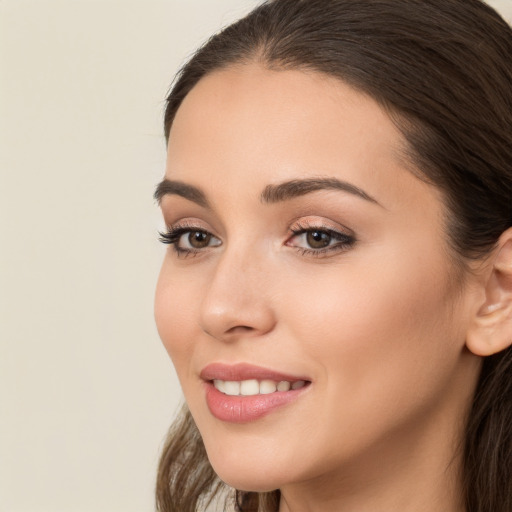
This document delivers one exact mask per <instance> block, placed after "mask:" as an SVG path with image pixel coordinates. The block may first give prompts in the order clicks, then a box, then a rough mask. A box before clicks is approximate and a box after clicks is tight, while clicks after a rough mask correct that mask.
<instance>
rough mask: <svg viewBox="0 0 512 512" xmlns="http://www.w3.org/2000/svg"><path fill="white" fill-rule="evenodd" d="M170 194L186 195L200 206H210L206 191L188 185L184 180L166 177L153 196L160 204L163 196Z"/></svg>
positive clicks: (185, 196) (186, 197)
mask: <svg viewBox="0 0 512 512" xmlns="http://www.w3.org/2000/svg"><path fill="white" fill-rule="evenodd" d="M168 194H174V195H177V196H181V197H184V198H185V199H188V200H189V201H193V202H194V203H197V204H198V205H199V206H204V207H205V208H209V204H208V200H207V199H206V195H205V193H204V192H203V191H202V190H201V189H199V188H197V187H194V185H188V184H186V183H183V182H182V181H174V180H169V179H167V178H164V179H163V180H162V181H161V182H160V183H159V184H158V185H157V186H156V190H155V193H154V194H153V197H154V198H155V199H156V201H157V202H158V204H160V203H161V201H162V198H163V197H164V196H166V195H168Z"/></svg>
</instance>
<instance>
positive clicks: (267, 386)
mask: <svg viewBox="0 0 512 512" xmlns="http://www.w3.org/2000/svg"><path fill="white" fill-rule="evenodd" d="M210 382H212V384H213V386H214V387H215V389H217V390H218V391H220V392H221V393H224V394H225V395H229V396H254V395H269V394H271V393H277V392H281V391H290V389H291V390H294V391H295V390H296V389H301V388H303V387H304V386H306V384H307V383H308V381H305V380H295V381H288V380H280V381H278V382H277V381H274V380H268V379H265V380H261V381H259V380H257V379H248V380H242V381H237V380H220V379H214V380H213V381H210Z"/></svg>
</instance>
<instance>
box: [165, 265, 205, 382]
mask: <svg viewBox="0 0 512 512" xmlns="http://www.w3.org/2000/svg"><path fill="white" fill-rule="evenodd" d="M170 266H171V265H169V264H168V263H167V262H166V261H164V263H163V265H162V269H161V271H160V276H159V278H158V283H157V287H156V292H155V321H156V326H157V329H158V333H159V335H160V339H161V340H162V343H163V344H164V346H165V349H166V350H167V353H168V354H169V356H170V357H171V359H172V362H173V364H174V366H175V367H176V371H177V373H178V377H179V378H180V380H182V377H183V374H184V373H185V372H186V371H187V361H190V356H191V354H192V351H193V349H194V346H193V343H192V340H194V339H195V338H194V335H193V333H194V330H195V329H196V330H197V327H196V326H197V318H195V314H196V311H195V309H194V305H195V304H198V301H199V300H200V293H199V291H198V290H197V288H196V286H195V285H194V282H193V277H192V276H190V279H189V280H188V282H187V283H183V282H181V281H180V279H179V273H178V272H176V270H171V269H170V268H169V267H170ZM191 279H192V281H191Z"/></svg>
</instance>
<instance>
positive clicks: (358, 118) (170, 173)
mask: <svg viewBox="0 0 512 512" xmlns="http://www.w3.org/2000/svg"><path fill="white" fill-rule="evenodd" d="M511 56H512V33H511V30H510V28H509V27H508V26H507V24H506V23H505V22H504V21H503V20H502V19H501V18H500V17H499V16H498V15H497V14H496V13H495V12H494V11H493V10H492V9H491V8H489V7H488V6H487V5H486V4H484V3H483V2H481V1H480V0H407V1H405V0H275V1H271V2H267V3H265V4H263V5H261V6H260V7H258V8H256V9H255V10H254V11H253V12H252V13H251V14H249V15H248V16H247V17H246V18H244V19H242V20H240V21H239V22H237V23H235V24H233V25H232V26H230V27H228V28H226V29H225V30H224V31H222V32H221V33H220V34H217V35H216V36H214V37H213V38H212V39H210V41H208V42H207V44H206V45H205V46H204V47H203V48H201V49H200V50H199V51H198V52H197V53H196V54H195V55H194V56H193V58H192V59H191V60H190V62H189V63H188V64H187V65H186V66H185V67H184V69H183V70H182V71H181V73H180V75H179V77H178V79H177V81H176V83H175V84H174V86H173V88H172V90H171V92H170V94H169V97H168V100H167V109H166V113H165V134H166V137H167V140H168V159H167V168H166V174H165V178H164V180H163V181H162V182H161V183H160V185H159V186H158V188H157V191H156V194H155V197H156V198H157V199H158V201H159V203H160V205H161V207H162V211H163V215H164V218H165V222H166V225H167V227H168V231H166V232H165V233H162V241H163V242H165V243H168V244H170V247H169V251H168V253H167V255H166V257H165V260H164V263H163V267H162V271H161V274H160V278H159V283H158V288H157V295H156V308H155V311H156V321H157V326H158V329H159V333H160V335H161V338H162V340H163V343H164V345H165V347H166V348H167V350H168V352H169V354H170V356H171V358H172V360H173V363H174V365H175V367H176V370H177V373H178V376H179V379H180V382H181V385H182V388H183V391H184V394H185V398H186V401H187V406H188V407H187V408H185V410H184V412H183V415H182V416H181V417H180V418H179V419H178V420H177V422H176V424H175V425H174V426H173V428H172V429H171V432H170V435H169V439H168V442H167V445H166V446H165V448H164V452H163V455H162V459H161V463H160V467H159V476H158V484H157V503H158V508H159V510H160V511H162V512H164V511H165V512H168V511H178V510H179V511H181V512H183V511H193V510H205V508H206V506H207V504H208V503H209V501H210V500H211V499H212V497H213V496H215V495H216V494H219V493H220V494H222V492H223V490H225V489H226V488H228V487H226V485H225V484H227V486H230V487H231V488H234V489H237V491H236V498H235V501H236V503H234V504H233V507H234V509H235V510H242V511H244V512H245V511H251V512H252V511H258V510H260V511H263V510H264V511H279V512H289V511H293V512H301V511H316V510H322V511H325V510H333V511H335V510H340V511H341V510H343V511H344V512H345V511H346V512H351V511H359V512H361V511H370V510H371V511H375V510H378V511H379V512H385V511H388V510H389V511H391V510H393V511H396V510H402V511H408V512H413V511H414V512H415V511H450V512H462V511H465V512H484V511H486V512H491V511H492V512H505V511H507V512H510V511H511V510H512V468H511V462H512V450H511V446H512V444H511V443H512V436H511V429H510V425H511V424H512V388H511V382H510V381H511V364H512V363H511V361H512V352H511V350H512V349H511V348H510V344H511V343H512V206H511V205H512V70H511V67H510V61H511V60H510V59H511ZM189 411H190V412H189ZM217 475H218V476H217ZM223 482H225V484H224V483H223Z"/></svg>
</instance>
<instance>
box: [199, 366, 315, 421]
mask: <svg viewBox="0 0 512 512" xmlns="http://www.w3.org/2000/svg"><path fill="white" fill-rule="evenodd" d="M200 376H201V379H203V380H204V381H205V382H204V385H205V394H206V403H207V405H208V409H209V410H210V412H211V414H212V415H213V416H214V417H215V418H217V419H219V420H221V421H225V422H228V423H248V422H251V421H256V420H258V419H260V418H262V417H264V416H266V415H267V414H269V413H271V412H273V411H275V410H276V409H279V408H281V407H284V406H286V405H288V404H290V403H291V402H294V401H295V400H296V399H298V398H299V397H300V396H301V395H302V394H303V393H304V392H305V391H306V390H307V389H308V388H309V387H310V384H311V379H308V378H307V377H304V376H297V375H290V374H286V373H281V372H276V371H275V370H271V369H269V368H264V367H261V366H254V365H251V364H247V363H238V364H234V365H226V364H223V363H213V364H209V365H208V366H206V367H205V368H203V370H202V371H201V373H200ZM214 379H219V380H231V381H242V380H250V379H256V380H265V379H268V380H273V381H276V382H280V381H283V380H286V381H290V382H295V381H299V380H304V381H306V382H307V384H306V386H304V387H302V388H299V389H290V390H289V391H276V392H274V393H269V394H266V395H252V396H241V395H239V396H232V395H225V394H224V393H222V392H221V391H219V390H218V389H216V388H215V387H214V385H213V382H212V381H213V380H214Z"/></svg>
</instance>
